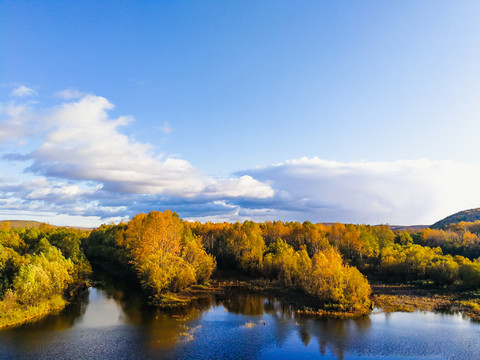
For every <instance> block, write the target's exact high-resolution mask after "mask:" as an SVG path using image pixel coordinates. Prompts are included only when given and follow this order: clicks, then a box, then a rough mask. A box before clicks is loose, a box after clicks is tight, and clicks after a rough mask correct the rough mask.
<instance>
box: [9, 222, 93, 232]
mask: <svg viewBox="0 0 480 360" xmlns="http://www.w3.org/2000/svg"><path fill="white" fill-rule="evenodd" d="M5 221H8V222H9V223H10V228H12V229H17V228H31V227H36V228H38V227H40V225H42V224H45V223H43V222H40V221H33V220H0V225H1V224H2V223H4V222H5ZM48 225H50V224H48ZM50 226H53V227H55V228H57V227H66V228H74V229H78V230H92V228H85V227H79V226H57V225H50Z"/></svg>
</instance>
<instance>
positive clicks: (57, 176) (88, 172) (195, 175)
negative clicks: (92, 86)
mask: <svg viewBox="0 0 480 360" xmlns="http://www.w3.org/2000/svg"><path fill="white" fill-rule="evenodd" d="M12 106H13V105H12ZM15 106H17V107H15V108H14V109H17V108H18V111H16V110H11V107H10V108H9V107H3V108H1V109H0V112H3V113H5V114H7V113H8V116H9V117H8V119H7V120H8V123H9V124H11V125H12V124H13V125H15V124H16V125H18V127H19V129H25V128H35V127H37V128H40V129H41V131H38V132H36V133H30V134H27V133H25V132H21V131H20V130H18V129H17V130H16V131H17V133H18V135H17V136H19V137H20V136H24V137H25V138H26V137H28V136H29V135H30V136H31V137H32V138H35V143H40V145H37V146H36V147H35V148H34V150H33V151H31V152H30V153H28V154H19V153H18V152H17V153H9V154H4V156H3V159H4V160H7V161H8V160H10V161H17V162H18V161H20V160H28V161H29V162H30V164H29V165H27V166H28V168H27V170H28V171H29V172H30V173H32V174H35V175H37V177H35V178H34V179H33V180H29V181H23V182H18V183H16V184H15V183H13V184H4V185H3V186H0V192H3V194H6V195H5V196H7V197H9V198H11V199H17V200H18V201H17V205H18V208H16V209H17V210H20V209H22V210H24V211H31V210H32V208H41V207H42V206H43V209H44V211H47V210H48V211H54V209H55V207H57V209H58V211H59V212H60V211H61V212H63V213H66V214H70V215H78V214H81V213H83V214H84V215H88V214H91V215H98V214H101V216H103V217H107V216H108V217H112V216H125V215H127V214H128V215H130V214H131V213H130V211H131V210H129V209H130V208H131V206H130V208H127V207H126V205H132V204H129V203H128V202H129V201H130V202H134V203H135V204H137V205H138V207H141V206H145V207H152V206H153V205H152V204H157V206H158V205H161V202H160V203H159V201H162V202H165V201H166V202H171V203H172V205H178V206H179V207H182V206H185V201H187V202H188V201H191V200H193V199H197V200H195V201H194V204H195V205H197V206H198V205H199V204H200V203H209V202H211V201H215V200H228V199H237V198H250V199H265V198H269V197H272V196H273V194H274V192H273V190H272V189H271V188H270V186H269V185H268V184H264V183H261V182H259V181H258V180H255V179H254V178H252V177H251V176H242V177H233V178H228V179H215V178H213V177H211V176H207V175H205V174H204V173H203V172H202V171H200V170H199V169H197V168H195V167H194V166H192V165H191V164H190V163H189V162H188V161H186V160H183V159H180V158H174V157H166V158H165V159H164V160H162V157H161V156H159V155H158V154H155V153H154V152H153V146H152V145H150V144H148V143H142V142H139V141H136V140H134V139H133V138H131V137H129V136H127V135H125V134H124V133H122V132H120V128H122V127H127V126H128V125H129V124H131V123H132V122H133V121H134V119H133V118H132V117H130V116H121V117H118V118H111V117H110V116H109V111H110V110H112V109H113V105H112V104H111V103H110V102H109V101H108V100H107V99H105V98H103V97H99V96H94V95H85V96H83V97H81V98H80V99H77V100H71V101H67V102H65V103H63V104H61V105H60V106H57V107H53V108H49V109H42V110H40V111H39V110H35V109H32V108H29V107H25V108H21V107H20V106H21V105H15ZM27 115H28V122H26V121H23V120H24V118H25V117H26V116H27ZM4 123H5V124H6V123H7V121H5V122H4ZM22 124H23V126H21V125H22ZM4 128H5V129H8V127H4ZM14 128H15V127H14V126H13V127H12V130H11V131H10V130H9V131H8V133H7V132H5V135H3V134H1V133H0V135H3V136H5V137H7V136H11V135H12V134H13V133H14V132H15V131H14V130H15V129H14ZM0 185H1V184H0ZM129 196H130V199H128V200H126V198H125V197H129ZM160 196H162V198H161V199H159V197H160ZM112 198H114V199H115V200H111V199H112ZM171 199H177V200H174V201H171ZM182 199H184V200H182ZM189 199H190V200H189ZM198 199H200V200H198ZM121 201H125V202H126V203H127V204H125V203H123V204H122V203H120V202H121ZM60 205H61V206H60ZM210 208H211V207H210ZM174 210H175V209H174ZM140 211H143V209H140ZM215 211H218V207H216V208H215Z"/></svg>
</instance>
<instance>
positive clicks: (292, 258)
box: [0, 210, 480, 326]
mask: <svg viewBox="0 0 480 360" xmlns="http://www.w3.org/2000/svg"><path fill="white" fill-rule="evenodd" d="M479 235H480V222H475V223H459V224H455V225H450V226H448V227H447V228H446V229H444V230H437V229H425V230H422V231H419V232H408V231H395V232H393V231H392V230H391V229H390V228H389V227H388V226H386V225H380V226H369V225H351V224H346V225H345V224H339V223H336V224H330V225H326V224H312V223H311V222H308V221H306V222H304V223H299V222H281V221H273V222H271V221H267V222H264V223H255V222H252V221H245V222H244V223H239V222H237V223H199V222H185V221H183V220H182V219H180V218H179V217H178V215H177V214H175V213H172V212H171V211H168V210H167V211H165V212H163V213H162V212H156V211H152V212H151V213H149V214H139V215H136V216H135V217H134V218H133V219H132V220H130V221H129V222H128V223H122V224H119V225H102V226H101V227H99V228H98V229H96V230H93V231H91V232H85V231H81V230H75V229H72V228H54V227H52V226H49V225H45V224H44V225H42V226H40V227H39V228H34V227H32V228H28V229H27V228H18V229H9V227H8V223H4V224H2V227H1V229H0V326H1V325H2V324H11V323H15V322H18V321H19V319H22V318H23V319H25V318H28V317H34V316H37V315H39V314H41V313H46V312H48V311H50V310H51V309H53V308H60V307H62V306H64V304H65V303H66V301H67V299H68V297H69V296H70V295H71V294H72V292H73V291H74V290H75V288H77V287H79V286H81V284H85V281H86V279H87V277H88V276H89V274H90V272H91V267H90V263H89V261H88V260H87V258H88V259H90V260H91V261H97V262H100V263H102V264H104V265H107V266H112V264H113V265H114V266H116V267H117V268H118V269H121V270H122V271H124V272H125V273H130V274H132V276H134V277H135V278H136V279H137V281H138V282H139V283H140V284H141V285H142V287H143V288H144V289H145V290H146V291H147V292H148V293H149V294H150V295H152V298H153V300H154V301H158V302H161V301H164V300H165V299H166V298H168V297H169V296H170V295H169V294H170V293H172V292H178V291H181V290H183V289H185V288H188V287H189V286H191V285H194V284H204V283H207V282H208V280H209V279H210V277H211V275H212V273H213V271H214V270H215V268H216V267H217V263H218V266H219V267H220V268H223V269H236V270H238V271H242V272H244V273H247V274H249V275H250V276H252V277H254V278H262V279H269V280H272V281H274V282H276V283H278V284H282V285H284V286H287V287H292V288H296V289H301V290H302V291H304V292H305V293H306V294H309V295H311V296H313V297H315V298H316V299H318V300H319V302H321V303H323V306H324V307H325V308H328V309H330V310H335V311H348V312H354V313H357V314H359V313H365V312H368V310H369V307H370V305H371V301H370V294H371V289H370V285H369V283H368V281H367V278H366V276H369V277H370V276H373V277H377V278H380V279H384V280H386V281H396V282H405V281H419V280H420V281H427V282H433V283H434V284H436V285H438V286H450V287H452V286H453V287H456V288H460V289H477V288H479V287H480V258H479V257H478V256H477V255H478V251H479V247H480V240H479ZM85 255H86V256H85Z"/></svg>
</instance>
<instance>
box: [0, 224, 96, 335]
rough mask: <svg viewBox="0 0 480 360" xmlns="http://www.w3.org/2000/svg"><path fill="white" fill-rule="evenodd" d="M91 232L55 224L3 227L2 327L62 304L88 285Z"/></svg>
mask: <svg viewBox="0 0 480 360" xmlns="http://www.w3.org/2000/svg"><path fill="white" fill-rule="evenodd" d="M86 236H88V233H87V232H84V231H80V230H75V229H70V228H69V229H67V228H54V227H52V226H49V225H47V224H43V225H41V226H40V227H39V228H28V229H27V228H18V229H10V228H9V224H8V222H4V223H3V224H2V227H1V229H0V327H2V326H8V325H13V324H16V323H19V322H22V321H24V320H26V319H29V318H34V317H37V316H40V315H43V314H46V313H48V312H50V311H51V310H52V309H57V308H62V307H63V306H65V304H66V303H67V300H68V299H69V298H70V297H71V295H72V294H73V292H74V290H75V289H76V288H78V287H82V286H85V282H86V280H87V277H88V276H89V275H90V272H91V267H90V263H89V262H88V260H87V259H86V257H85V255H84V254H83V251H82V250H81V241H82V238H85V237H86Z"/></svg>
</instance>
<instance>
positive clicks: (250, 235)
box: [189, 221, 371, 313]
mask: <svg viewBox="0 0 480 360" xmlns="http://www.w3.org/2000/svg"><path fill="white" fill-rule="evenodd" d="M189 225H190V227H191V228H192V230H193V232H194V234H196V235H199V236H202V238H203V242H204V245H205V246H206V248H207V250H208V251H209V252H210V253H212V254H214V255H215V256H216V258H217V261H218V262H219V264H220V266H222V267H224V268H236V269H238V270H241V271H245V272H248V273H250V274H251V275H253V276H257V277H264V278H269V279H275V280H277V281H279V282H280V283H281V284H284V285H287V286H294V287H297V288H301V289H303V290H304V291H305V292H306V293H308V294H310V295H314V296H316V297H317V298H318V299H319V300H321V301H322V302H323V303H324V306H325V307H328V308H330V309H334V310H341V311H350V312H356V313H361V312H366V311H368V309H369V307H370V303H371V302H370V293H371V289H370V285H369V284H368V282H367V280H366V278H365V277H364V276H363V275H362V274H361V273H360V272H359V271H358V270H357V269H356V268H355V267H353V266H350V265H348V264H344V262H343V259H342V256H341V255H340V253H339V252H338V250H337V249H335V248H334V247H333V246H332V245H331V244H330V243H329V242H328V240H327V239H326V238H325V236H322V235H321V233H320V232H319V227H318V226H317V225H313V224H311V223H304V224H300V223H287V224H284V223H282V222H274V223H271V222H267V223H263V224H259V223H254V222H252V221H245V222H244V223H243V224H241V223H235V224H230V223H222V224H214V223H206V224H202V223H189Z"/></svg>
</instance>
